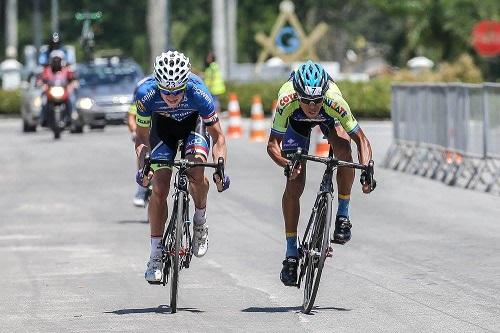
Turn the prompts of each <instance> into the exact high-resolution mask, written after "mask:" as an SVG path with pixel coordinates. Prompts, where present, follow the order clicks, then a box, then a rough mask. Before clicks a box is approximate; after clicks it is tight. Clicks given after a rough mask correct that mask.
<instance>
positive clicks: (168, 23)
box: [165, 0, 172, 50]
mask: <svg viewBox="0 0 500 333" xmlns="http://www.w3.org/2000/svg"><path fill="white" fill-rule="evenodd" d="M166 2H167V3H166V5H165V9H166V10H165V38H166V41H165V50H170V49H172V39H171V37H172V0H166Z"/></svg>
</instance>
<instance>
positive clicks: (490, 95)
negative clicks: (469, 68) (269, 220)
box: [384, 83, 500, 194]
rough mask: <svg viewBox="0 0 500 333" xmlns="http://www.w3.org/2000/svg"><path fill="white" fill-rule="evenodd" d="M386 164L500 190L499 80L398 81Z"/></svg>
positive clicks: (459, 183) (451, 181)
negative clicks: (455, 81)
mask: <svg viewBox="0 0 500 333" xmlns="http://www.w3.org/2000/svg"><path fill="white" fill-rule="evenodd" d="M391 118H392V122H393V137H394V141H393V144H392V145H391V147H390V149H389V151H388V152H387V155H386V158H385V161H384V165H385V167H387V168H392V169H395V170H399V171H403V172H407V173H412V174H418V175H421V176H424V177H429V178H432V179H437V180H440V181H442V182H444V183H446V184H448V185H453V186H461V187H464V188H471V189H477V190H483V191H486V192H491V193H495V194H500V84H497V83H483V84H462V83H453V84H444V83H438V84H394V85H393V86H392V105H391Z"/></svg>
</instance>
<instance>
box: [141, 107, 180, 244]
mask: <svg viewBox="0 0 500 333" xmlns="http://www.w3.org/2000/svg"><path fill="white" fill-rule="evenodd" d="M160 117H161V116H155V117H154V118H153V122H152V126H153V127H152V129H151V131H150V135H149V138H150V146H151V153H150V157H151V159H161V160H167V161H172V160H173V159H174V158H175V154H176V152H177V140H176V137H175V136H165V135H162V136H161V137H160V135H159V133H162V134H163V133H171V130H170V129H171V128H172V127H173V126H175V124H174V123H172V121H169V120H168V119H162V118H160ZM151 168H152V169H153V171H154V175H153V191H152V193H151V197H150V199H149V206H148V217H149V225H150V229H151V237H152V238H153V237H155V238H156V237H162V236H163V232H164V229H165V221H166V220H167V213H168V212H167V205H166V202H167V197H168V192H169V189H170V178H171V176H172V170H171V168H170V167H168V166H166V165H159V164H153V165H152V166H151ZM152 250H154V249H152Z"/></svg>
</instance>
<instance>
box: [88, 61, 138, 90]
mask: <svg viewBox="0 0 500 333" xmlns="http://www.w3.org/2000/svg"><path fill="white" fill-rule="evenodd" d="M78 78H79V81H80V85H81V86H100V85H111V84H113V85H116V84H130V83H134V82H136V81H137V80H138V79H139V78H140V72H139V70H138V68H137V67H135V66H133V65H132V64H120V65H116V66H109V65H95V66H83V67H80V68H79V70H78Z"/></svg>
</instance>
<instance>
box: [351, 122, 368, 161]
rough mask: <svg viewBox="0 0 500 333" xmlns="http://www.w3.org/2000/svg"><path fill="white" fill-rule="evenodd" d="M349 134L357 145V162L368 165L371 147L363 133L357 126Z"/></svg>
mask: <svg viewBox="0 0 500 333" xmlns="http://www.w3.org/2000/svg"><path fill="white" fill-rule="evenodd" d="M349 136H350V137H351V139H352V140H353V141H354V142H355V143H356V146H357V147H358V161H359V163H361V164H364V165H368V162H369V161H370V160H371V159H372V147H371V145H370V141H368V138H367V137H366V135H365V133H364V132H363V130H362V129H361V128H358V130H357V131H356V132H354V133H351V134H349Z"/></svg>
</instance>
